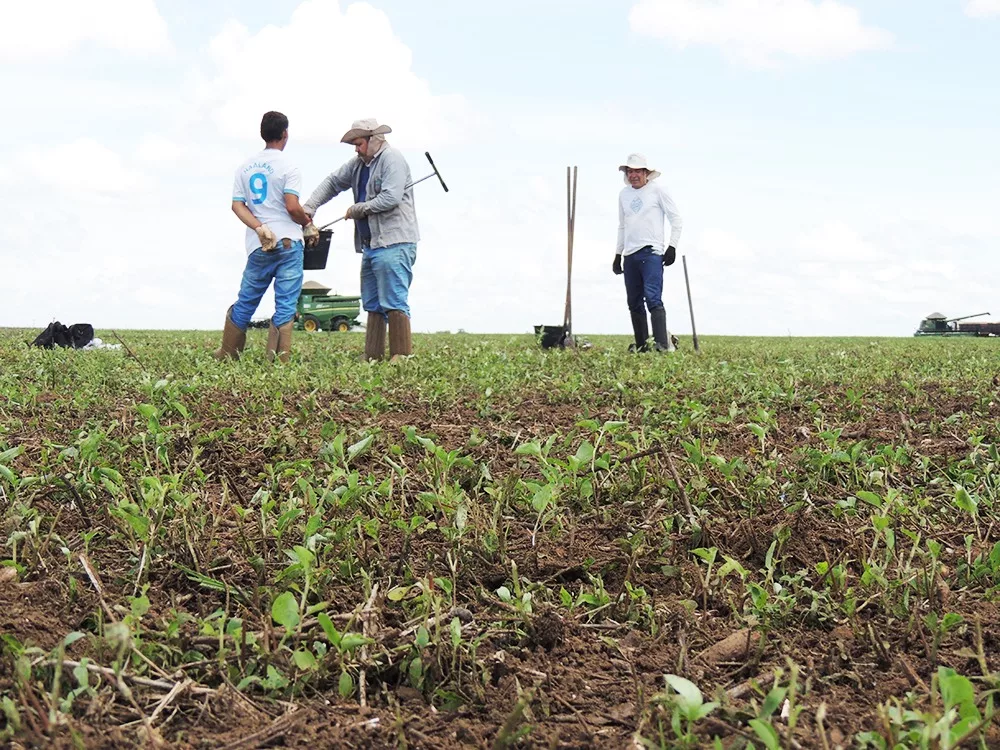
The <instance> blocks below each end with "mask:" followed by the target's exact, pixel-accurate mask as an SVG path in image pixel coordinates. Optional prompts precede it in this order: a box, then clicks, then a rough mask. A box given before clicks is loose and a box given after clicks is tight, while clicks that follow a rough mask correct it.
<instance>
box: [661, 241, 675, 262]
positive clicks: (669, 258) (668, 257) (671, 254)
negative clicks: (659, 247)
mask: <svg viewBox="0 0 1000 750" xmlns="http://www.w3.org/2000/svg"><path fill="white" fill-rule="evenodd" d="M675 260H677V248H676V247H674V246H673V245H671V246H670V247H668V248H667V251H666V252H665V253H664V254H663V265H665V266H672V265H673V264H674V261H675Z"/></svg>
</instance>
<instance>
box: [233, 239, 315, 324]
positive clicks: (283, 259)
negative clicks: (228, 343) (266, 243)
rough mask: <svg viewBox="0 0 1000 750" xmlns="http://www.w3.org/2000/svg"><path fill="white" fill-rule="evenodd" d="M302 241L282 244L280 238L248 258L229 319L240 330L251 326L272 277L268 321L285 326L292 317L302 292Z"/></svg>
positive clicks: (255, 251)
mask: <svg viewBox="0 0 1000 750" xmlns="http://www.w3.org/2000/svg"><path fill="white" fill-rule="evenodd" d="M302 277H303V271H302V242H301V241H295V242H292V246H291V247H288V248H285V247H282V244H281V240H279V241H278V246H277V247H276V248H275V249H274V250H270V251H268V252H264V251H263V250H261V249H257V250H254V251H253V252H252V253H250V256H249V257H248V258H247V265H246V268H244V269H243V281H242V283H241V284H240V294H239V298H238V299H237V300H236V304H235V305H233V313H232V319H233V323H235V324H236V325H237V326H238V327H239V328H240V329H241V330H244V331H245V330H246V329H247V326H248V325H250V318H251V317H252V316H253V314H254V313H255V312H256V311H257V305H259V304H260V300H261V298H262V297H263V296H264V292H266V291H267V288H268V287H269V286H270V285H271V280H272V279H273V280H274V315H273V316H272V317H271V322H272V323H274V325H276V326H280V325H284V324H285V323H287V322H288V321H289V320H291V319H292V318H294V317H295V308H296V306H297V305H298V302H299V294H300V293H301V292H302Z"/></svg>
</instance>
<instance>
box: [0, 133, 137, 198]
mask: <svg viewBox="0 0 1000 750" xmlns="http://www.w3.org/2000/svg"><path fill="white" fill-rule="evenodd" d="M16 160H17V162H18V163H19V165H20V167H21V168H22V169H23V170H25V171H26V172H27V173H28V174H29V175H31V176H33V177H34V178H36V179H37V180H39V181H40V182H41V183H43V184H44V185H46V186H47V187H49V188H56V189H59V190H64V191H66V192H69V193H71V194H72V195H73V197H75V198H80V199H87V198H89V197H95V196H96V197H100V196H102V195H109V194H116V193H128V192H132V191H135V190H136V189H139V188H141V187H143V185H144V182H145V181H144V179H143V176H142V174H141V173H139V172H138V171H136V170H135V169H133V168H132V167H131V166H128V165H127V164H126V163H125V161H124V160H123V159H122V157H121V155H120V154H118V153H117V152H115V151H112V150H111V149H110V148H108V147H107V146H105V145H103V144H101V143H98V142H97V141H95V140H93V139H91V138H80V139H77V140H75V141H73V142H71V143H64V144H60V145H57V146H51V147H47V148H43V147H30V148H27V149H25V150H24V151H23V152H22V153H21V154H19V155H18V156H17V157H16Z"/></svg>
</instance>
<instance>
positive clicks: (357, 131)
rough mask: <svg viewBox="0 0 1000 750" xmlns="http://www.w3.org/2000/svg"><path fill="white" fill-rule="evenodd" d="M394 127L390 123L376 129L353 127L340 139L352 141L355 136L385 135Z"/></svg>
mask: <svg viewBox="0 0 1000 750" xmlns="http://www.w3.org/2000/svg"><path fill="white" fill-rule="evenodd" d="M391 132H392V128H390V127H389V126H388V125H379V126H378V127H377V128H375V129H374V130H365V129H363V128H351V129H350V130H348V131H347V132H346V133H344V137H343V138H341V139H340V142H341V143H350V142H351V141H353V140H354V139H355V138H368V137H370V136H373V135H385V134H386V133H391Z"/></svg>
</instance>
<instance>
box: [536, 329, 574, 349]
mask: <svg viewBox="0 0 1000 750" xmlns="http://www.w3.org/2000/svg"><path fill="white" fill-rule="evenodd" d="M535 338H536V339H538V340H539V341H540V342H541V344H542V348H543V349H555V348H556V347H557V346H558V347H563V346H565V345H566V338H567V336H566V326H535Z"/></svg>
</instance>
